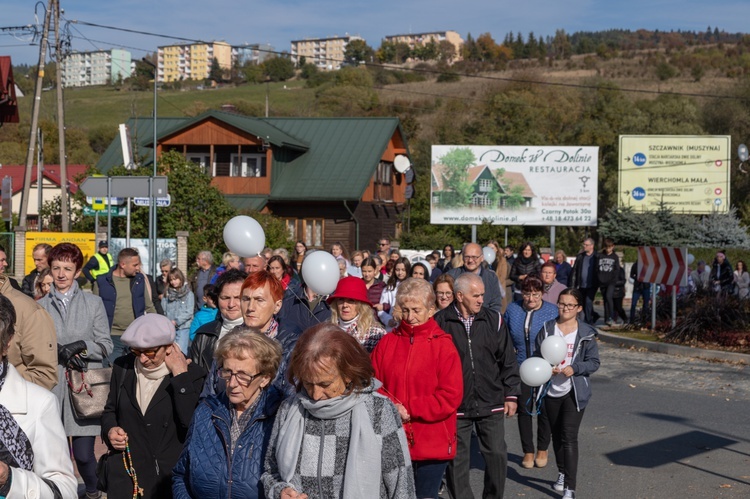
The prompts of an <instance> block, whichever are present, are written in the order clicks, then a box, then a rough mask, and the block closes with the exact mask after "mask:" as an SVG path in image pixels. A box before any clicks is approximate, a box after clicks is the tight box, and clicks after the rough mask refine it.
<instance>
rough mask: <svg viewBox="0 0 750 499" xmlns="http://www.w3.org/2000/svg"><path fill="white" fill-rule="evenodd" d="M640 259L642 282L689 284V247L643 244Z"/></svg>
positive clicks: (639, 249) (639, 276)
mask: <svg viewBox="0 0 750 499" xmlns="http://www.w3.org/2000/svg"><path fill="white" fill-rule="evenodd" d="M638 260H639V262H640V264H639V265H640V272H638V280H639V281H640V282H650V283H656V284H665V285H667V286H687V274H688V273H687V268H688V266H687V248H669V247H660V246H641V247H639V248H638Z"/></svg>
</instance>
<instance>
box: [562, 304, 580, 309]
mask: <svg viewBox="0 0 750 499" xmlns="http://www.w3.org/2000/svg"><path fill="white" fill-rule="evenodd" d="M578 306H579V305H578V304H577V303H558V304H557V308H559V309H562V310H573V309H574V308H577V307H578Z"/></svg>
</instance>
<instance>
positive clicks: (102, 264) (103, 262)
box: [91, 251, 114, 280]
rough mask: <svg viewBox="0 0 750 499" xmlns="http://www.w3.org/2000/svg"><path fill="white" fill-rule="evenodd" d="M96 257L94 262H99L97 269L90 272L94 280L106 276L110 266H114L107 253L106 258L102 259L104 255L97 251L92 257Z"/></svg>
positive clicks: (110, 256)
mask: <svg viewBox="0 0 750 499" xmlns="http://www.w3.org/2000/svg"><path fill="white" fill-rule="evenodd" d="M94 257H96V261H97V262H99V268H98V269H97V270H92V271H91V276H92V277H93V278H94V280H96V278H97V277H98V276H100V275H102V274H106V273H107V272H109V269H111V268H112V265H114V260H112V255H110V254H109V253H107V258H106V259H105V258H104V255H102V254H101V253H99V252H98V251H97V252H96V254H95V255H94Z"/></svg>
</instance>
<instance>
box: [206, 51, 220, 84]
mask: <svg viewBox="0 0 750 499" xmlns="http://www.w3.org/2000/svg"><path fill="white" fill-rule="evenodd" d="M208 79H209V80H213V81H215V82H216V83H220V82H222V81H223V80H224V70H223V69H222V68H221V66H220V65H219V60H218V59H217V58H216V57H214V58H213V59H211V69H210V70H209V71H208Z"/></svg>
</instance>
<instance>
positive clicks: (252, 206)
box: [224, 194, 268, 211]
mask: <svg viewBox="0 0 750 499" xmlns="http://www.w3.org/2000/svg"><path fill="white" fill-rule="evenodd" d="M224 198H225V199H226V200H227V201H228V202H229V204H230V205H232V207H233V208H234V209H236V210H237V211H244V210H250V211H252V210H255V211H260V210H262V209H263V208H265V206H266V204H267V203H268V196H257V195H252V194H225V195H224Z"/></svg>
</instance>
